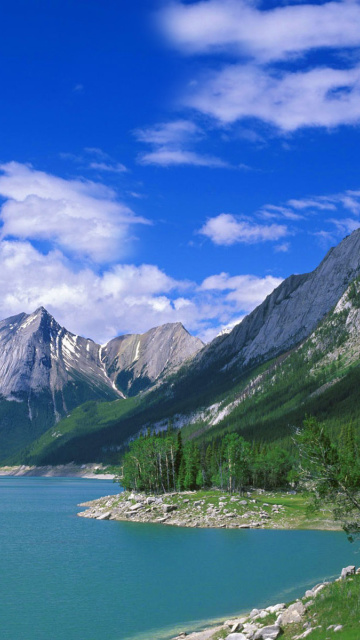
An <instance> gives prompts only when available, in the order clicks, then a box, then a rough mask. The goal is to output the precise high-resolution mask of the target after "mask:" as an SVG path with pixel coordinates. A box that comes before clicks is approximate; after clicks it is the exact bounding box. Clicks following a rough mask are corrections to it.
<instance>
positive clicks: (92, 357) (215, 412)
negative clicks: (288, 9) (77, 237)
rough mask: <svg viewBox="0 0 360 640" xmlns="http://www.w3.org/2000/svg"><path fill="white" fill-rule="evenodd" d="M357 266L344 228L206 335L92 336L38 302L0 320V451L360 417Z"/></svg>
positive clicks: (26, 457) (358, 245) (46, 451)
mask: <svg viewBox="0 0 360 640" xmlns="http://www.w3.org/2000/svg"><path fill="white" fill-rule="evenodd" d="M359 276H360V230H356V231H354V232H353V233H352V234H351V235H350V236H348V237H347V238H345V239H344V240H343V241H342V242H341V243H340V244H339V245H338V246H337V247H335V248H333V249H331V250H330V251H329V252H328V253H327V255H326V256H325V258H324V259H323V261H322V262H321V264H320V265H319V266H318V267H317V268H316V269H315V270H314V271H312V272H311V273H308V274H303V275H293V276H290V277H289V278H287V279H286V280H284V281H283V282H282V284H280V286H279V287H277V288H276V289H275V290H274V291H273V292H272V293H271V294H270V295H269V296H268V297H267V298H266V299H265V300H264V302H263V303H262V304H261V305H259V306H258V307H257V308H256V309H255V310H254V311H253V312H252V313H250V314H249V315H248V316H247V317H246V318H245V319H244V320H243V321H242V322H241V323H240V324H238V325H236V326H235V327H234V329H233V330H232V331H231V332H230V333H228V334H224V335H221V336H219V337H217V338H215V340H213V341H212V342H211V343H210V344H208V345H206V346H204V345H203V344H202V343H201V341H199V340H198V339H197V338H194V337H192V336H190V335H189V334H188V333H187V331H186V330H185V329H184V327H183V326H182V325H181V324H173V325H169V324H168V325H164V326H162V327H158V328H156V329H152V330H150V331H149V332H147V333H146V334H144V335H142V336H139V335H135V336H134V335H131V336H120V337H118V338H115V339H114V340H111V341H110V342H109V343H108V344H107V345H104V346H100V345H96V344H95V343H94V342H93V341H91V340H86V339H85V338H81V337H78V336H74V335H73V334H70V333H69V332H67V331H66V330H65V329H63V328H61V327H60V326H59V325H58V324H57V323H56V321H55V320H54V318H52V317H51V316H50V315H49V314H48V313H47V312H46V311H45V310H44V309H38V310H37V311H36V312H35V313H34V314H32V315H30V316H26V315H25V314H20V315H19V316H16V317H14V318H10V319H8V320H5V321H3V322H2V323H0V346H1V347H2V349H0V354H1V355H0V393H1V394H2V398H3V399H2V401H1V402H0V438H1V440H2V443H4V444H2V445H1V446H2V449H3V452H4V453H3V455H2V458H3V459H5V458H9V455H10V454H11V455H12V456H13V459H14V460H15V459H16V460H17V461H21V462H35V463H38V464H40V463H48V464H51V463H55V462H68V461H70V460H76V461H79V462H80V461H82V462H85V461H90V460H92V461H94V460H110V461H111V460H115V459H116V457H117V456H118V451H119V449H121V448H122V447H123V446H124V443H126V441H127V440H128V439H129V438H131V437H134V435H135V434H137V433H139V432H140V431H142V430H146V429H147V428H151V429H157V430H158V429H163V428H166V427H167V425H168V424H169V423H172V424H174V425H175V426H180V427H182V428H183V433H184V435H185V436H186V437H189V438H194V437H195V438H203V439H211V438H214V437H221V435H222V434H223V433H225V432H226V431H229V430H230V431H231V430H236V431H239V432H241V433H242V434H243V435H244V436H245V437H248V438H252V439H256V438H261V439H263V440H264V439H265V440H273V439H286V438H289V437H290V435H291V428H293V426H294V425H295V426H296V425H297V424H300V423H301V421H302V420H303V418H304V416H305V414H306V413H307V412H311V413H314V414H318V415H320V417H323V418H324V419H326V420H328V422H329V424H331V425H332V427H334V428H336V426H338V425H340V424H341V422H342V421H343V420H345V419H350V418H351V419H352V420H353V421H355V422H356V424H359V426H360V401H359V399H358V395H359V394H358V393H357V389H358V388H359V382H360V375H359V354H360V337H359V330H360V283H359ZM334 399H335V400H334ZM14 408H15V409H16V410H15V409H14ZM16 411H17V414H16ZM11 412H13V413H14V415H15V414H16V415H15V417H16V419H15V420H13V421H12V423H10V422H9V415H11ZM18 414H19V415H20V414H21V415H22V416H24V415H25V414H26V420H27V423H26V424H27V427H26V428H25V427H24V424H23V423H21V420H20V421H19V415H18ZM62 416H65V417H63V418H62V419H60V418H61V417H62ZM26 429H27V433H26V437H25V436H24V435H23V432H24V431H26Z"/></svg>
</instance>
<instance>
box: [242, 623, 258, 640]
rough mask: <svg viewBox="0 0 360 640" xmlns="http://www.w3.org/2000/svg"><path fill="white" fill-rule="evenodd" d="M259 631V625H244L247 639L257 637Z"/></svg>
mask: <svg viewBox="0 0 360 640" xmlns="http://www.w3.org/2000/svg"><path fill="white" fill-rule="evenodd" d="M258 629H259V627H258V625H257V624H251V623H250V622H246V623H245V624H244V628H243V630H242V632H243V634H244V635H245V636H246V637H247V638H253V636H254V635H255V633H256V632H257V630H258Z"/></svg>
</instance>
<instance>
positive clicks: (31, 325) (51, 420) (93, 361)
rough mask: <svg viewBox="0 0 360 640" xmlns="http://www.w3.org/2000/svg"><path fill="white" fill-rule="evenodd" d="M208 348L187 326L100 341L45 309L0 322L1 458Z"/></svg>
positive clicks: (147, 383) (144, 385)
mask: <svg viewBox="0 0 360 640" xmlns="http://www.w3.org/2000/svg"><path fill="white" fill-rule="evenodd" d="M202 347H203V344H202V342H201V341H200V340H199V339H198V338H194V337H193V336H191V335H190V334H189V333H188V332H187V331H186V330H185V329H184V327H183V326H182V325H181V324H180V323H176V324H167V325H164V326H163V327H157V328H155V329H152V330H150V331H148V332H147V333H146V334H144V336H141V335H137V336H131V335H130V336H121V337H119V338H115V339H114V340H111V341H110V342H109V343H108V344H107V345H103V346H100V345H98V344H96V343H95V342H94V341H93V340H89V339H86V338H83V337H81V336H76V335H74V334H72V333H70V332H69V331H67V330H66V329H64V328H63V327H61V326H60V325H59V324H58V323H57V322H56V320H55V319H54V318H53V317H52V316H51V315H50V314H49V313H48V312H47V311H46V309H44V308H43V307H40V308H39V309H37V310H36V311H35V312H34V313H32V314H30V315H27V314H25V313H21V314H19V315H17V316H12V317H11V318H8V319H6V320H3V321H1V322H0V452H1V453H0V455H1V457H5V456H7V455H9V454H10V453H12V451H14V450H16V449H18V448H19V447H22V446H24V445H25V444H27V443H28V442H31V441H32V440H33V439H35V438H36V437H38V436H39V435H41V433H43V432H44V431H46V430H47V429H48V428H49V427H51V426H52V425H54V424H56V423H57V422H58V421H59V420H60V419H61V418H62V417H63V416H66V415H68V414H69V413H70V412H71V411H72V410H73V409H74V408H75V407H77V406H78V405H80V404H82V403H84V402H86V401H88V400H115V399H119V398H124V397H125V394H126V395H128V394H130V395H134V394H135V393H136V392H139V391H140V390H142V389H145V388H148V387H149V386H151V385H152V384H154V383H160V379H161V378H165V377H166V375H167V373H170V372H173V371H175V370H176V368H177V367H179V365H180V364H181V363H182V362H183V361H184V360H185V359H186V358H188V357H190V356H192V355H194V354H196V353H197V352H198V351H199V349H201V348H202Z"/></svg>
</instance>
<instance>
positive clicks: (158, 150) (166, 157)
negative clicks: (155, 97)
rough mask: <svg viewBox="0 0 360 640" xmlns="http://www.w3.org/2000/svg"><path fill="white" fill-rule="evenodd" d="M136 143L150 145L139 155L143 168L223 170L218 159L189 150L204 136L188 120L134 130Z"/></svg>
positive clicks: (225, 165)
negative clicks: (154, 166)
mask: <svg viewBox="0 0 360 640" xmlns="http://www.w3.org/2000/svg"><path fill="white" fill-rule="evenodd" d="M134 134H135V136H136V138H137V140H139V141H140V142H144V143H145V144H148V145H150V146H151V150H150V151H148V152H146V153H142V154H141V155H140V156H139V162H140V163H141V164H145V165H151V164H152V165H159V166H162V167H169V166H171V165H192V166H197V167H227V166H228V163H226V162H224V161H223V160H221V159H220V158H217V157H214V156H209V155H206V154H200V153H197V152H195V151H192V150H191V147H192V146H193V145H194V144H195V143H196V142H197V141H199V140H201V138H203V137H204V133H203V131H202V130H201V129H200V127H198V126H197V125H196V124H195V123H194V122H191V121H189V120H175V121H173V122H165V123H160V124H157V125H155V126H153V127H148V128H144V129H137V130H136V131H135V132H134Z"/></svg>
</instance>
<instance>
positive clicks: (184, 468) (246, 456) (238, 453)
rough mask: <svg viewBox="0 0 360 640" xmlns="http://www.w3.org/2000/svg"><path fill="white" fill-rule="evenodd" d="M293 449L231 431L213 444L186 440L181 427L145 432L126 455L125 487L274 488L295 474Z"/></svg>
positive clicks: (149, 489)
mask: <svg viewBox="0 0 360 640" xmlns="http://www.w3.org/2000/svg"><path fill="white" fill-rule="evenodd" d="M293 466H294V465H293V459H292V456H291V454H290V453H289V452H288V451H286V450H284V449H282V448H281V447H279V446H269V445H266V444H260V443H254V444H251V443H249V442H247V441H246V440H244V438H242V437H241V436H240V435H238V434H237V433H231V434H227V435H226V436H224V437H223V438H222V439H219V440H214V441H213V442H211V443H210V444H203V443H197V442H195V441H193V440H190V441H187V442H185V443H183V441H182V436H181V431H180V430H179V431H175V430H172V429H171V428H170V429H168V431H166V432H162V433H158V434H151V433H150V432H148V433H147V434H146V435H141V436H140V437H139V438H137V439H136V440H133V441H132V442H131V443H130V445H129V449H128V451H127V452H126V453H125V455H124V457H123V460H122V474H121V476H122V477H121V484H122V485H123V486H124V488H125V489H127V490H135V491H145V492H148V493H165V492H169V491H183V490H194V489H208V488H210V487H218V488H219V489H222V490H227V491H229V492H230V493H234V492H240V493H241V492H242V491H243V490H244V489H245V487H247V486H249V485H252V486H256V487H261V488H264V489H271V488H275V487H279V486H284V485H286V484H288V483H289V482H290V481H291V480H292V479H293V477H294V471H293Z"/></svg>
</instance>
